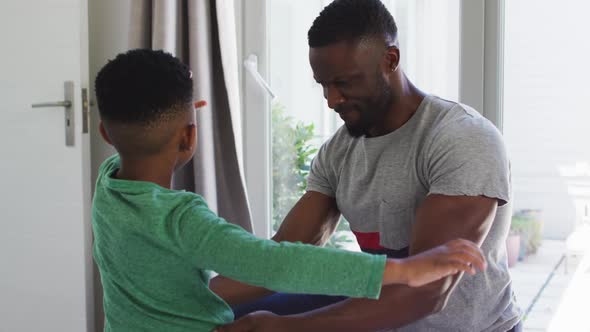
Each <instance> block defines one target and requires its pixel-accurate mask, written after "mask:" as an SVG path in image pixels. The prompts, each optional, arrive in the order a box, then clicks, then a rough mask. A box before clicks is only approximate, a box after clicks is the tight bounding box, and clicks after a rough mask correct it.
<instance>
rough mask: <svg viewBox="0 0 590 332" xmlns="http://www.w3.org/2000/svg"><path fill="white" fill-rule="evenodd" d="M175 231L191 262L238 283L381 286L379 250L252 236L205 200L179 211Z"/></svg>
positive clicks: (370, 290) (363, 290)
mask: <svg viewBox="0 0 590 332" xmlns="http://www.w3.org/2000/svg"><path fill="white" fill-rule="evenodd" d="M178 235H179V237H180V244H181V246H182V247H184V249H185V252H186V254H187V255H188V258H189V259H191V260H193V262H194V264H195V265H196V266H197V267H199V268H202V269H208V270H213V271H216V272H218V273H220V274H222V275H225V276H227V277H229V278H232V279H235V280H239V281H241V282H244V283H248V284H252V285H256V286H263V287H267V288H270V289H273V290H276V291H283V292H302V293H316V294H327V295H344V296H350V297H370V298H376V297H377V296H378V294H379V292H380V290H381V283H382V280H383V275H384V268H385V260H386V259H385V257H384V256H373V255H367V254H364V253H353V252H346V251H342V250H335V249H328V248H320V247H316V246H312V245H304V244H294V243H289V242H283V243H277V242H274V241H271V240H262V239H258V238H256V237H254V236H253V235H251V234H249V233H247V232H245V231H244V230H243V229H241V228H239V227H238V226H235V225H232V224H228V223H226V222H225V221H223V220H222V219H220V218H219V217H217V216H216V215H215V214H214V213H213V212H211V211H210V210H209V209H208V208H207V207H206V206H205V205H198V206H195V207H193V208H191V209H190V210H189V212H188V213H187V212H185V213H184V214H183V217H182V218H181V225H180V229H179V230H178ZM342 276H347V277H346V278H342Z"/></svg>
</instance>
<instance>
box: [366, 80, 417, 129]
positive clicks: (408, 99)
mask: <svg viewBox="0 0 590 332" xmlns="http://www.w3.org/2000/svg"><path fill="white" fill-rule="evenodd" d="M400 86H401V89H400V94H399V96H398V98H397V100H396V101H395V102H394V104H393V105H391V109H390V110H389V112H388V113H387V115H386V116H385V118H384V119H383V121H381V124H380V126H378V127H375V128H372V129H371V130H369V135H367V136H369V137H375V136H383V135H387V134H389V133H391V132H393V131H395V130H397V129H399V128H401V127H402V126H403V125H404V124H405V123H406V122H408V121H409V120H410V118H412V116H413V115H414V113H416V110H418V107H419V106H420V103H422V100H424V97H425V96H426V94H425V93H424V92H422V91H420V90H419V89H418V88H417V87H416V86H414V84H412V82H410V81H409V80H408V79H407V77H406V75H405V74H402V77H401V78H400Z"/></svg>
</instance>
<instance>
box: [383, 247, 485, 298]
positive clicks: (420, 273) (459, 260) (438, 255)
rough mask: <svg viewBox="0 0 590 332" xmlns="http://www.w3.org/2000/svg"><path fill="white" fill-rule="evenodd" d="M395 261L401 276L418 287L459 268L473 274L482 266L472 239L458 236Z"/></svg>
mask: <svg viewBox="0 0 590 332" xmlns="http://www.w3.org/2000/svg"><path fill="white" fill-rule="evenodd" d="M398 264H400V272H401V275H402V280H404V281H405V282H404V283H405V284H407V285H408V286H411V287H420V286H423V285H426V284H429V283H431V282H433V281H437V280H439V279H442V278H444V277H447V276H450V275H454V274H457V273H459V272H467V273H469V274H471V275H474V274H475V273H476V268H477V269H479V270H480V271H483V270H485V268H486V262H485V258H484V255H483V252H482V251H481V249H480V248H479V247H478V246H477V245H476V244H475V243H473V242H471V241H467V240H461V239H458V240H452V241H449V242H447V243H446V244H444V245H440V246H438V247H435V248H433V249H430V250H427V251H424V252H422V253H420V254H417V255H414V256H410V257H408V258H406V259H402V260H399V263H398ZM385 277H386V276H385ZM385 277H384V279H385Z"/></svg>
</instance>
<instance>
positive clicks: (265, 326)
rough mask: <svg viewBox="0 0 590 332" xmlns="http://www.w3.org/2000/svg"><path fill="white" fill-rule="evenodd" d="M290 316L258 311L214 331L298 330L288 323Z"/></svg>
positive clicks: (262, 331)
mask: <svg viewBox="0 0 590 332" xmlns="http://www.w3.org/2000/svg"><path fill="white" fill-rule="evenodd" d="M288 319H289V318H287V317H280V316H277V315H275V314H273V313H272V312H268V311H257V312H253V313H251V314H249V315H247V316H244V317H242V318H240V319H238V320H236V321H235V322H233V323H230V324H228V325H224V326H220V327H218V328H216V329H215V331H213V332H276V331H285V332H288V331H296V330H293V329H292V328H291V326H289V325H290V324H288V323H287V321H288Z"/></svg>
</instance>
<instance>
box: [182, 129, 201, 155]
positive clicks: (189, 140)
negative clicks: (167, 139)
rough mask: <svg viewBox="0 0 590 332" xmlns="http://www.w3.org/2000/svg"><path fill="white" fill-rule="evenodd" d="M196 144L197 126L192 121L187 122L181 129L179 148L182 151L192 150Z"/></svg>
mask: <svg viewBox="0 0 590 332" xmlns="http://www.w3.org/2000/svg"><path fill="white" fill-rule="evenodd" d="M196 144H197V126H195V124H194V123H191V124H188V125H186V126H185V127H184V129H183V131H182V137H181V140H180V146H179V149H180V151H182V152H186V151H192V150H194V148H195V146H196Z"/></svg>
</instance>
